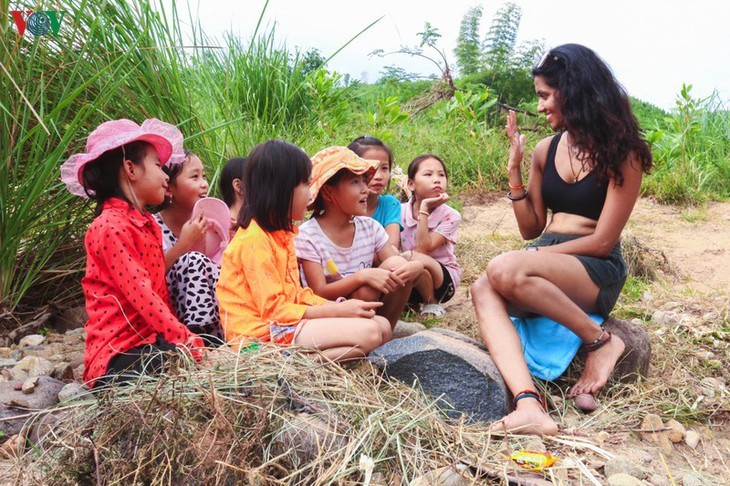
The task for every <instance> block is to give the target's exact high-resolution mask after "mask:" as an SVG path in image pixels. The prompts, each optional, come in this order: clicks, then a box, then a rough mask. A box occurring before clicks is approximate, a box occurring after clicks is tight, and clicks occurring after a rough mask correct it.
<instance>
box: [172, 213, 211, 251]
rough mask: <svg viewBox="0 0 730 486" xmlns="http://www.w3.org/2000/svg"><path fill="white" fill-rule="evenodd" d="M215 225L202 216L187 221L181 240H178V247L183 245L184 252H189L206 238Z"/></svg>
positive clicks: (181, 232)
mask: <svg viewBox="0 0 730 486" xmlns="http://www.w3.org/2000/svg"><path fill="white" fill-rule="evenodd" d="M212 225H213V223H212V222H211V221H210V220H208V218H206V217H205V216H203V215H202V214H199V215H198V216H197V217H195V218H193V219H191V220H189V221H187V222H186V223H185V224H184V225H183V227H182V229H181V230H180V238H178V240H177V244H178V245H182V248H183V249H184V250H186V251H187V250H189V249H190V248H192V247H193V245H195V244H196V243H198V242H199V241H200V240H202V239H203V238H204V237H205V234H206V233H207V232H208V230H210V228H211V226H212Z"/></svg>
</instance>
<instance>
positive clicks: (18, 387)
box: [13, 381, 23, 391]
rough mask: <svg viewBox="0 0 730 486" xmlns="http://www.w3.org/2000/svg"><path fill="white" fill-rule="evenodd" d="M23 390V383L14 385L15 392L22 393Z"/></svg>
mask: <svg viewBox="0 0 730 486" xmlns="http://www.w3.org/2000/svg"><path fill="white" fill-rule="evenodd" d="M22 389H23V382H22V381H19V382H17V383H13V390H15V391H20V390H22Z"/></svg>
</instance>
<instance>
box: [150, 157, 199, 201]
mask: <svg viewBox="0 0 730 486" xmlns="http://www.w3.org/2000/svg"><path fill="white" fill-rule="evenodd" d="M191 157H197V155H195V154H194V153H193V152H188V151H187V150H186V151H185V158H184V159H183V161H182V162H180V163H177V164H170V163H169V162H168V163H167V164H165V165H163V166H162V172H164V173H165V174H167V177H169V178H170V180H169V181H167V183H168V185H172V184H174V183H175V180H176V179H177V177H178V176H179V175H180V174H181V173H182V170H183V166H184V165H185V164H186V163H187V161H188V160H190V158H191ZM171 204H172V199H170V198H169V197H167V196H165V199H164V200H163V201H162V204H161V205H160V206H159V207H158V208H157V210H158V211H161V210H163V209H167V208H169V207H170V205H171Z"/></svg>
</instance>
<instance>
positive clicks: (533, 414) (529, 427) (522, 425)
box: [489, 398, 558, 435]
mask: <svg viewBox="0 0 730 486" xmlns="http://www.w3.org/2000/svg"><path fill="white" fill-rule="evenodd" d="M489 431H490V432H505V431H507V432H513V433H515V434H533V435H557V433H558V424H556V423H555V421H554V420H553V419H552V418H550V415H548V414H547V413H546V412H545V410H543V408H542V405H540V402H538V401H537V400H533V399H531V398H525V399H523V400H520V401H519V402H518V403H517V408H516V409H515V411H514V412H512V413H511V414H509V415H507V416H506V417H504V418H503V419H502V420H500V421H499V422H495V423H494V424H492V426H491V427H490V428H489Z"/></svg>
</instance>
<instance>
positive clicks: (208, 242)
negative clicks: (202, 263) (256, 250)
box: [191, 197, 231, 265]
mask: <svg viewBox="0 0 730 486" xmlns="http://www.w3.org/2000/svg"><path fill="white" fill-rule="evenodd" d="M201 214H202V215H203V216H205V217H206V218H207V219H208V220H209V221H210V222H211V223H212V227H211V228H210V230H208V232H207V233H206V234H205V237H204V238H203V239H201V240H200V241H199V242H198V243H197V244H195V245H194V246H193V248H192V249H193V250H195V251H199V252H200V253H202V254H204V255H207V256H208V258H210V259H211V260H213V262H214V263H216V264H218V265H220V263H221V258H222V257H223V250H225V249H226V246H228V241H229V239H230V228H231V212H230V210H229V209H228V206H226V203H224V202H223V201H221V200H220V199H217V198H215V197H204V198H203V199H199V200H198V202H196V203H195V206H193V215H192V217H191V218H197V217H198V216H199V215H201Z"/></svg>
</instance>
